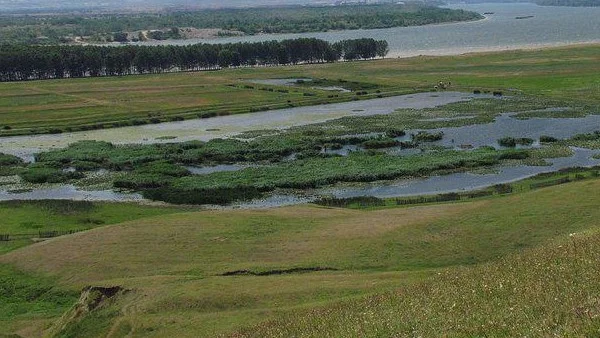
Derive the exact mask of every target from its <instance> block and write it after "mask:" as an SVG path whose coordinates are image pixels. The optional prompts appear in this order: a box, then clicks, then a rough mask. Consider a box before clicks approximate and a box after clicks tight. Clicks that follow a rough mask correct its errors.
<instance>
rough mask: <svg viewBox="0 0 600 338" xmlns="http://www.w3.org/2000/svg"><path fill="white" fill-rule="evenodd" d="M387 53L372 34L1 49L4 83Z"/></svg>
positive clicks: (0, 72) (0, 74) (0, 78)
mask: <svg viewBox="0 0 600 338" xmlns="http://www.w3.org/2000/svg"><path fill="white" fill-rule="evenodd" d="M387 53H388V44H387V41H384V40H374V39H367V38H363V39H353V40H343V41H339V42H335V43H330V42H327V41H323V40H319V39H315V38H299V39H291V40H283V41H265V42H252V43H248V42H240V43H229V44H194V45H186V46H173V45H169V46H137V45H127V46H94V45H87V46H73V45H57V46H21V45H5V46H1V47H0V81H23V80H39V79H56V78H76V77H94V76H120V75H130V74H147V73H161V72H176V71H193V70H213V69H220V68H226V67H244V66H246V67H247V66H260V65H289V64H298V63H322V62H334V61H339V60H359V59H372V58H376V57H385V55H386V54H387Z"/></svg>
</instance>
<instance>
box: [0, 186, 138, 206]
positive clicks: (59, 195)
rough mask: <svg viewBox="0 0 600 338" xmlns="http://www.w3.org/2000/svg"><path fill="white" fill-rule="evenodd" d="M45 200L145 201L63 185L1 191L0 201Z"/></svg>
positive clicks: (134, 194) (103, 191) (133, 195)
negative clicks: (17, 190) (23, 190)
mask: <svg viewBox="0 0 600 338" xmlns="http://www.w3.org/2000/svg"><path fill="white" fill-rule="evenodd" d="M45 199H53V200H74V201H118V202H139V201H142V200H144V198H143V197H142V195H140V194H137V193H121V192H116V191H112V190H96V191H87V190H78V189H77V187H75V186H73V185H61V186H55V187H49V188H42V189H34V190H32V191H25V192H16V193H11V192H8V191H6V190H4V191H2V190H0V201H9V200H45Z"/></svg>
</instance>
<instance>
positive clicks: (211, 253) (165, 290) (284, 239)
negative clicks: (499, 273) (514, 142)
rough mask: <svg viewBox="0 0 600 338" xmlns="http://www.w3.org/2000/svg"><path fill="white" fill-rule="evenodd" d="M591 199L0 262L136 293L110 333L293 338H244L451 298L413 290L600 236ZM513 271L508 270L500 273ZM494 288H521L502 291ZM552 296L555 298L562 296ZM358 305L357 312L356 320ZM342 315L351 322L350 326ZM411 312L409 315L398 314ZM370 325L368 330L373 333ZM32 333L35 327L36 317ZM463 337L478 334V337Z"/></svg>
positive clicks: (595, 198)
mask: <svg viewBox="0 0 600 338" xmlns="http://www.w3.org/2000/svg"><path fill="white" fill-rule="evenodd" d="M599 188H600V180H598V179H591V180H587V181H581V182H576V183H570V184H565V185H560V186H556V187H551V188H545V189H539V190H534V191H528V192H524V193H520V194H514V195H507V196H500V197H493V198H488V199H483V200H476V201H466V202H463V203H456V204H440V205H427V206H419V207H408V208H394V209H384V210H369V211H367V210H348V209H330V208H321V207H314V206H298V207H288V208H279V209H270V210H238V211H210V212H192V213H178V214H171V215H166V216H156V217H152V218H144V219H140V220H135V221H130V222H126V223H122V224H119V225H113V226H106V227H102V228H98V229H94V230H90V231H87V232H81V233H77V234H73V235H69V236H63V237H59V238H55V239H52V240H48V241H45V242H43V243H38V244H34V245H32V246H29V247H27V248H22V249H19V250H15V251H12V252H10V253H8V254H4V255H2V256H0V263H2V264H8V265H10V266H13V267H14V268H16V269H18V270H19V271H25V272H26V273H28V274H33V275H43V276H46V277H47V278H51V279H52V280H55V281H56V283H57V285H59V286H60V287H61V288H64V289H66V290H73V291H78V290H80V288H81V287H83V286H85V285H104V286H110V285H120V286H122V287H124V288H126V289H128V290H131V293H129V294H128V296H127V297H125V298H123V299H122V300H120V301H116V302H115V303H113V304H111V305H110V306H108V307H107V308H105V310H106V311H107V313H108V314H106V315H102V316H101V317H102V318H103V319H102V321H103V323H104V324H102V325H100V326H101V327H105V328H110V329H111V330H117V331H118V330H124V331H126V332H127V333H130V334H132V335H143V336H165V335H176V336H188V335H196V336H198V335H200V336H215V335H216V334H220V333H227V332H231V331H232V330H241V327H243V326H247V325H253V324H258V323H259V322H262V321H265V320H269V319H273V320H274V319H276V318H282V317H281V316H284V317H283V319H279V320H281V321H280V322H276V323H283V324H285V325H289V331H277V330H286V329H285V328H283V329H275V328H274V327H273V326H271V325H270V324H268V325H266V326H261V327H259V328H252V329H251V330H250V331H243V332H253V331H254V330H257V329H259V330H264V331H259V332H263V333H264V334H265V335H266V336H269V335H271V334H273V335H277V334H279V333H278V332H284V333H283V335H285V333H288V332H289V333H292V335H293V333H294V332H299V333H303V332H305V331H304V330H309V329H305V328H302V327H301V325H302V324H301V323H312V321H314V322H315V323H316V325H317V326H316V327H317V328H320V326H319V325H325V324H324V323H325V322H324V321H323V322H320V321H319V320H318V319H315V318H316V317H317V315H315V316H314V317H304V315H303V316H302V317H301V318H307V319H306V320H304V321H301V322H299V323H296V324H293V323H290V322H289V321H292V320H291V319H290V318H291V317H285V316H286V314H291V315H299V313H300V314H305V313H306V311H308V310H310V309H311V308H315V307H318V308H322V307H325V308H328V307H329V306H332V305H331V304H334V302H338V301H342V300H346V301H350V302H354V301H357V302H359V303H357V304H363V303H360V301H358V300H353V299H354V298H355V297H360V296H364V295H369V294H373V293H386V292H390V291H391V290H394V289H398V288H400V290H408V291H407V292H408V293H414V294H417V295H418V294H419V293H417V291H419V290H426V289H427V288H430V287H431V288H434V287H440V286H439V285H446V287H447V288H449V286H447V284H448V283H447V282H445V283H439V284H429V282H427V284H419V283H420V282H419V281H422V280H424V278H428V277H431V276H436V277H435V278H441V277H437V276H438V275H437V272H441V271H445V270H444V269H451V270H448V271H449V272H447V273H446V272H444V273H443V274H442V275H444V276H445V275H446V274H448V275H450V276H455V275H458V276H462V275H461V274H463V270H462V268H460V267H461V266H463V267H464V266H472V265H475V264H481V263H483V264H487V263H489V262H493V261H495V260H497V259H498V258H502V257H507V256H511V255H513V254H514V253H516V252H520V251H522V250H523V249H529V248H536V247H539V246H543V245H545V244H547V243H549V242H551V241H554V240H560V238H567V237H568V235H569V234H570V233H574V232H585V231H589V230H593V229H597V227H598V226H599V225H600V223H599V221H598V220H600V210H599V209H598V208H597V205H598V203H600V196H599V195H598V194H597V191H598V189H599ZM535 250H537V249H535ZM541 256H544V255H541ZM549 257H552V256H549ZM586 257H587V256H586ZM494 264H495V263H494ZM528 264H529V263H528ZM540 264H542V266H543V263H540ZM586 264H587V263H586ZM526 265H527V264H523V266H526ZM529 265H531V264H529ZM490 266H491V267H494V266H495V265H493V264H492V265H490ZM315 267H321V268H330V269H336V270H331V271H320V272H312V273H311V272H307V273H295V274H272V275H266V276H251V275H239V276H228V277H225V276H221V274H223V273H225V272H231V271H235V270H249V271H253V272H261V271H262V272H267V273H268V272H269V271H273V270H276V269H283V270H285V269H291V268H315ZM440 269H442V270H440ZM477 269H479V268H477ZM481 269H487V268H486V266H484V267H482V268H481ZM494 269H499V268H494ZM536 269H537V268H536ZM510 271H512V270H510V269H506V273H507V274H510V273H511V272H510ZM540 271H542V270H540ZM566 271H570V270H566ZM507 276H508V275H507ZM564 276H569V275H568V274H567V275H564ZM576 276H577V275H576ZM448 278H450V277H448ZM461 278H462V279H459V280H457V281H456V284H454V285H471V284H466V282H465V280H466V279H467V277H461ZM490 278H491V277H490ZM503 278H504V279H508V277H504V276H503ZM524 278H525V277H524ZM527 278H539V277H536V275H531V277H527ZM475 280H476V279H474V281H475ZM427 281H430V280H427ZM444 281H445V280H444ZM486 281H487V280H486ZM415 283H416V284H415ZM473 283H475V282H473ZM490 283H491V282H489V283H487V284H488V285H491V284H490ZM578 283H579V282H578ZM411 285H413V286H411ZM414 285H417V286H414ZM428 285H431V286H428ZM436 285H437V286H436ZM503 285H511V287H513V288H518V287H519V285H518V284H514V285H513V284H510V282H506V284H503ZM530 285H531V288H529V287H527V288H526V287H525V286H526V285H524V284H523V288H522V289H520V290H523V292H525V293H528V292H529V293H530V295H528V296H526V297H523V299H527V297H529V298H528V299H531V298H532V297H534V296H535V295H536V294H537V293H541V292H547V290H544V291H541V290H543V289H537V288H534V287H533V285H534V284H533V282H531V284H530ZM575 285H578V284H575ZM457 289H460V290H465V288H463V287H461V288H457ZM415 290H416V291H415ZM440 290H442V291H443V290H446V289H440ZM468 290H470V289H468ZM511 290H512V289H511ZM550 290H557V291H556V292H559V294H560V292H563V290H562V289H561V288H557V289H550ZM581 290H583V289H581ZM592 290H593V289H592ZM442 291H440V292H442ZM400 292H404V291H400ZM448 292H449V291H448ZM453 292H459V291H456V290H455V291H453ZM476 292H479V291H476ZM507 292H508V291H507ZM511 292H518V291H511ZM547 293H548V294H552V293H551V292H547ZM423 294H424V295H432V296H435V295H437V294H435V293H423ZM388 295H389V294H386V296H383V297H384V298H386V297H388ZM450 295H454V293H448V297H450ZM565 295H568V294H566V293H565ZM501 296H502V295H500V296H497V297H496V298H498V297H499V298H498V300H497V302H500V303H498V304H500V305H499V306H504V305H503V304H506V302H507V300H503V299H501ZM481 297H484V296H481ZM560 297H562V296H558V298H559V299H562V298H560ZM496 298H491V299H492V300H494V301H493V302H488V303H486V304H489V305H484V303H481V304H482V305H481V306H482V307H483V306H490V309H492V308H493V306H495V305H496V303H495V302H496V300H495V299H496ZM375 299H379V298H375ZM414 299H415V302H414V303H413V304H416V307H415V308H414V309H415V310H414V311H421V312H423V313H425V316H428V313H434V312H427V311H434V310H435V309H431V310H427V309H428V307H426V306H425V305H423V306H422V302H425V301H431V299H430V298H427V297H426V298H422V299H421V298H419V299H416V298H414ZM444 299H445V298H444ZM465 299H466V300H465V301H464V303H460V299H458V298H457V301H456V302H457V306H461V307H462V309H463V310H464V311H467V310H468V309H469V306H471V303H469V302H468V300H469V299H470V298H465ZM481 299H483V298H481ZM507 299H508V298H507ZM503 302H504V303H503ZM350 304H354V303H350ZM475 304H477V303H475ZM444 305H445V303H444ZM450 305H452V304H450ZM358 306H363V305H357V307H356V308H358ZM565 306H566V305H565ZM363 307H364V306H363ZM441 308H442V307H441V306H440V309H441ZM110 309H116V311H112V310H111V311H109V310H110ZM350 309H353V308H350ZM417 309H418V310H417ZM560 309H562V307H561V308H560ZM463 310H461V311H463ZM103 311H104V310H103ZM298 311H299V312H298ZM324 311H325V310H324ZM336 311H337V310H336ZM348 311H349V312H348V313H350V314H349V316H354V315H353V314H351V312H352V311H351V310H348ZM407 311H408V310H407ZM411 311H412V310H411ZM435 311H438V310H435ZM440 311H441V310H440ZM490 311H492V310H490ZM536 311H540V312H539V313H541V314H544V311H545V310H543V309H542V308H537V310H536ZM103 313H104V312H103ZM369 313H370V312H369ZM460 313H463V312H460ZM482 313H483V312H482ZM409 314H410V312H407V316H409ZM434 314H435V315H436V316H437V314H439V313H438V312H435V313H434ZM31 316H32V318H34V317H35V316H34V314H31ZM327 316H330V317H325V315H323V317H324V318H331V319H332V321H333V322H334V323H336V324H334V325H333V326H332V327H333V328H336V327H337V326H335V325H340V326H341V325H342V324H339V323H341V322H339V323H338V322H336V321H339V320H341V319H339V318H337V317H335V314H327ZM357 316H358V315H357ZM361 316H362V315H361ZM369 316H371V315H370V314H369ZM372 316H374V317H377V316H379V314H377V313H373V314H372ZM386 316H387V317H386ZM391 316H392V315H391V314H390V313H386V312H382V314H381V317H382V318H391ZM432 316H433V315H432ZM440 316H441V315H440ZM440 316H438V317H436V318H438V321H437V322H431V323H433V324H431V327H434V326H435V325H434V324H437V323H445V322H444V320H447V318H450V317H440ZM457 316H458V315H457ZM477 316H479V315H478V314H477V313H474V314H472V317H465V318H472V319H473V321H472V323H474V324H473V325H479V324H482V322H480V321H478V320H480V319H478V318H483V317H477ZM481 316H483V315H481ZM540 316H541V315H540ZM90 318H95V317H90ZM286 318H287V319H286ZM351 318H354V317H351ZM368 318H371V317H368ZM414 318H422V316H421V317H419V316H415V317H414ZM427 318H429V317H427ZM432 318H433V317H432ZM445 318H446V319H445ZM527 318H529V317H527V316H523V317H522V318H520V320H521V322H522V323H526V322H527ZM533 318H534V319H532V320H534V321H532V322H533V323H538V322H536V321H535V318H538V317H533ZM392 319H393V318H392ZM390 320H391V319H390ZM448 320H449V319H448ZM465 320H466V319H465ZM78 323H80V324H77V323H72V324H73V325H76V329H75V328H72V329H69V330H75V331H70V332H76V333H78V334H80V335H85V334H86V332H96V331H93V330H96V329H93V328H92V323H91V322H90V323H88V324H86V321H85V320H83V321H81V322H78ZM378 323H379V322H377V321H375V320H374V321H373V324H372V325H373V326H372V327H377V325H379V324H378ZM23 325H26V324H25V323H20V324H19V323H15V322H11V323H10V326H7V327H10V329H9V330H8V332H15V331H19V330H20V328H22V327H23ZM27 325H33V326H34V327H39V326H36V325H37V324H34V321H33V319H32V320H31V321H29V322H28V323H27ZM277 325H278V324H275V326H277ZM356 325H358V324H356ZM365 325H366V324H365ZM369 325H370V324H369ZM394 325H401V324H398V323H397V324H394ZM423 325H426V324H423ZM427 325H428V324H427ZM465 325H466V324H465ZM486 325H488V324H486ZM534 326H535V325H533V326H532V327H534ZM69 327H72V326H69ZM94 327H98V326H94ZM397 327H400V326H392V331H384V332H393V331H394V330H395V328H397ZM488 327H489V326H484V329H485V328H488ZM350 328H352V330H354V329H353V327H352V326H350ZM367 328H369V327H367ZM377 328H378V327H377ZM92 329H93V330H92ZM360 329H362V328H359V331H357V332H358V335H360V332H361V331H360ZM378 329H379V328H378ZM294 330H297V331H294ZM317 330H318V329H315V330H314V331H306V332H309V333H310V332H313V333H314V335H316V336H318V335H319V334H318V333H319V332H323V334H327V333H329V334H330V335H332V336H339V335H342V336H344V333H345V332H350V331H343V330H341V329H340V330H341V331H339V332H340V334H339V335H338V334H336V332H334V331H327V330H326V329H323V331H317ZM8 332H7V333H8ZM104 332H106V331H104ZM119 332H120V331H119ZM352 332H354V331H352ZM352 332H350V333H352ZM372 332H375V331H372ZM424 332H425V333H427V332H430V331H424ZM465 332H467V335H469V334H468V333H473V335H477V332H479V333H481V332H483V331H465ZM507 332H509V333H510V332H514V331H507ZM384 335H385V334H384ZM426 335H427V334H426ZM434 335H435V334H434Z"/></svg>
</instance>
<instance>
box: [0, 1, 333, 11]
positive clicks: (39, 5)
mask: <svg viewBox="0 0 600 338" xmlns="http://www.w3.org/2000/svg"><path fill="white" fill-rule="evenodd" d="M333 1H334V0H99V1H93V0H0V10H19V9H29V10H43V9H50V8H54V9H56V8H105V9H110V8H115V9H116V8H131V9H138V10H144V8H148V9H152V8H154V9H156V8H164V7H174V6H177V7H181V6H185V7H204V8H211V7H212V8H214V7H251V6H265V5H291V4H329V3H333Z"/></svg>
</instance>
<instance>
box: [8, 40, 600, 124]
mask: <svg viewBox="0 0 600 338" xmlns="http://www.w3.org/2000/svg"><path fill="white" fill-rule="evenodd" d="M599 50H600V46H599V45H588V46H573V47H561V48H552V49H543V50H533V51H510V52H499V53H481V54H472V55H463V56H445V57H416V58H410V59H386V60H377V61H371V62H343V63H334V64H321V65H302V66H293V67H275V68H268V69H261V68H252V69H228V70H223V71H218V72H200V73H179V74H159V75H144V76H129V77H115V78H93V79H64V80H51V81H31V82H24V83H10V84H7V83H4V84H0V93H1V94H0V103H4V104H0V106H1V107H2V108H0V116H1V117H2V124H3V127H4V126H9V127H10V128H11V129H6V130H2V134H1V135H13V134H23V133H30V132H48V131H49V130H50V129H55V130H54V132H56V131H58V129H60V130H62V131H67V130H71V129H73V130H78V129H87V128H100V127H103V128H109V127H114V126H119V125H126V124H132V123H133V124H139V123H155V122H159V121H166V120H169V119H173V118H197V117H199V116H211V115H218V114H232V113H247V112H252V111H257V110H266V109H274V108H282V107H287V106H289V105H294V106H298V105H314V104H320V103H325V102H336V101H349V100H352V99H355V98H356V97H357V96H356V95H355V94H354V93H347V94H344V93H340V94H339V95H338V94H336V95H337V97H332V94H331V92H326V91H322V90H315V89H311V88H306V87H298V88H293V89H292V90H288V89H289V88H278V87H276V86H260V85H249V84H248V83H247V82H246V81H247V80H250V79H265V78H288V77H312V78H327V79H333V80H337V79H343V80H346V81H356V82H361V83H367V84H372V85H375V87H374V88H378V89H377V90H378V91H380V93H377V90H371V91H368V94H367V95H363V96H361V97H364V98H366V97H376V96H378V95H392V94H400V93H408V92H415V91H423V90H432V88H433V86H434V85H435V84H437V83H438V82H439V81H450V82H452V86H451V89H453V90H466V91H471V90H473V89H482V90H486V89H487V90H503V91H507V90H509V89H514V88H516V89H517V90H518V91H521V92H523V93H524V94H528V95H536V96H540V97H544V98H551V99H556V100H565V101H567V102H572V101H577V102H591V103H597V102H598V100H600V90H598V74H600V68H599V67H600V66H599V65H600V62H599V61H600V60H599V58H600V57H599V55H600V53H599V52H598V51H599ZM348 74H352V75H348ZM261 89H265V90H261ZM268 89H271V91H269V90H268ZM278 89H282V91H278ZM284 89H285V90H286V91H287V92H284V91H283V90H284ZM513 93H514V92H513ZM305 94H306V95H305ZM307 95H308V96H307Z"/></svg>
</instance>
